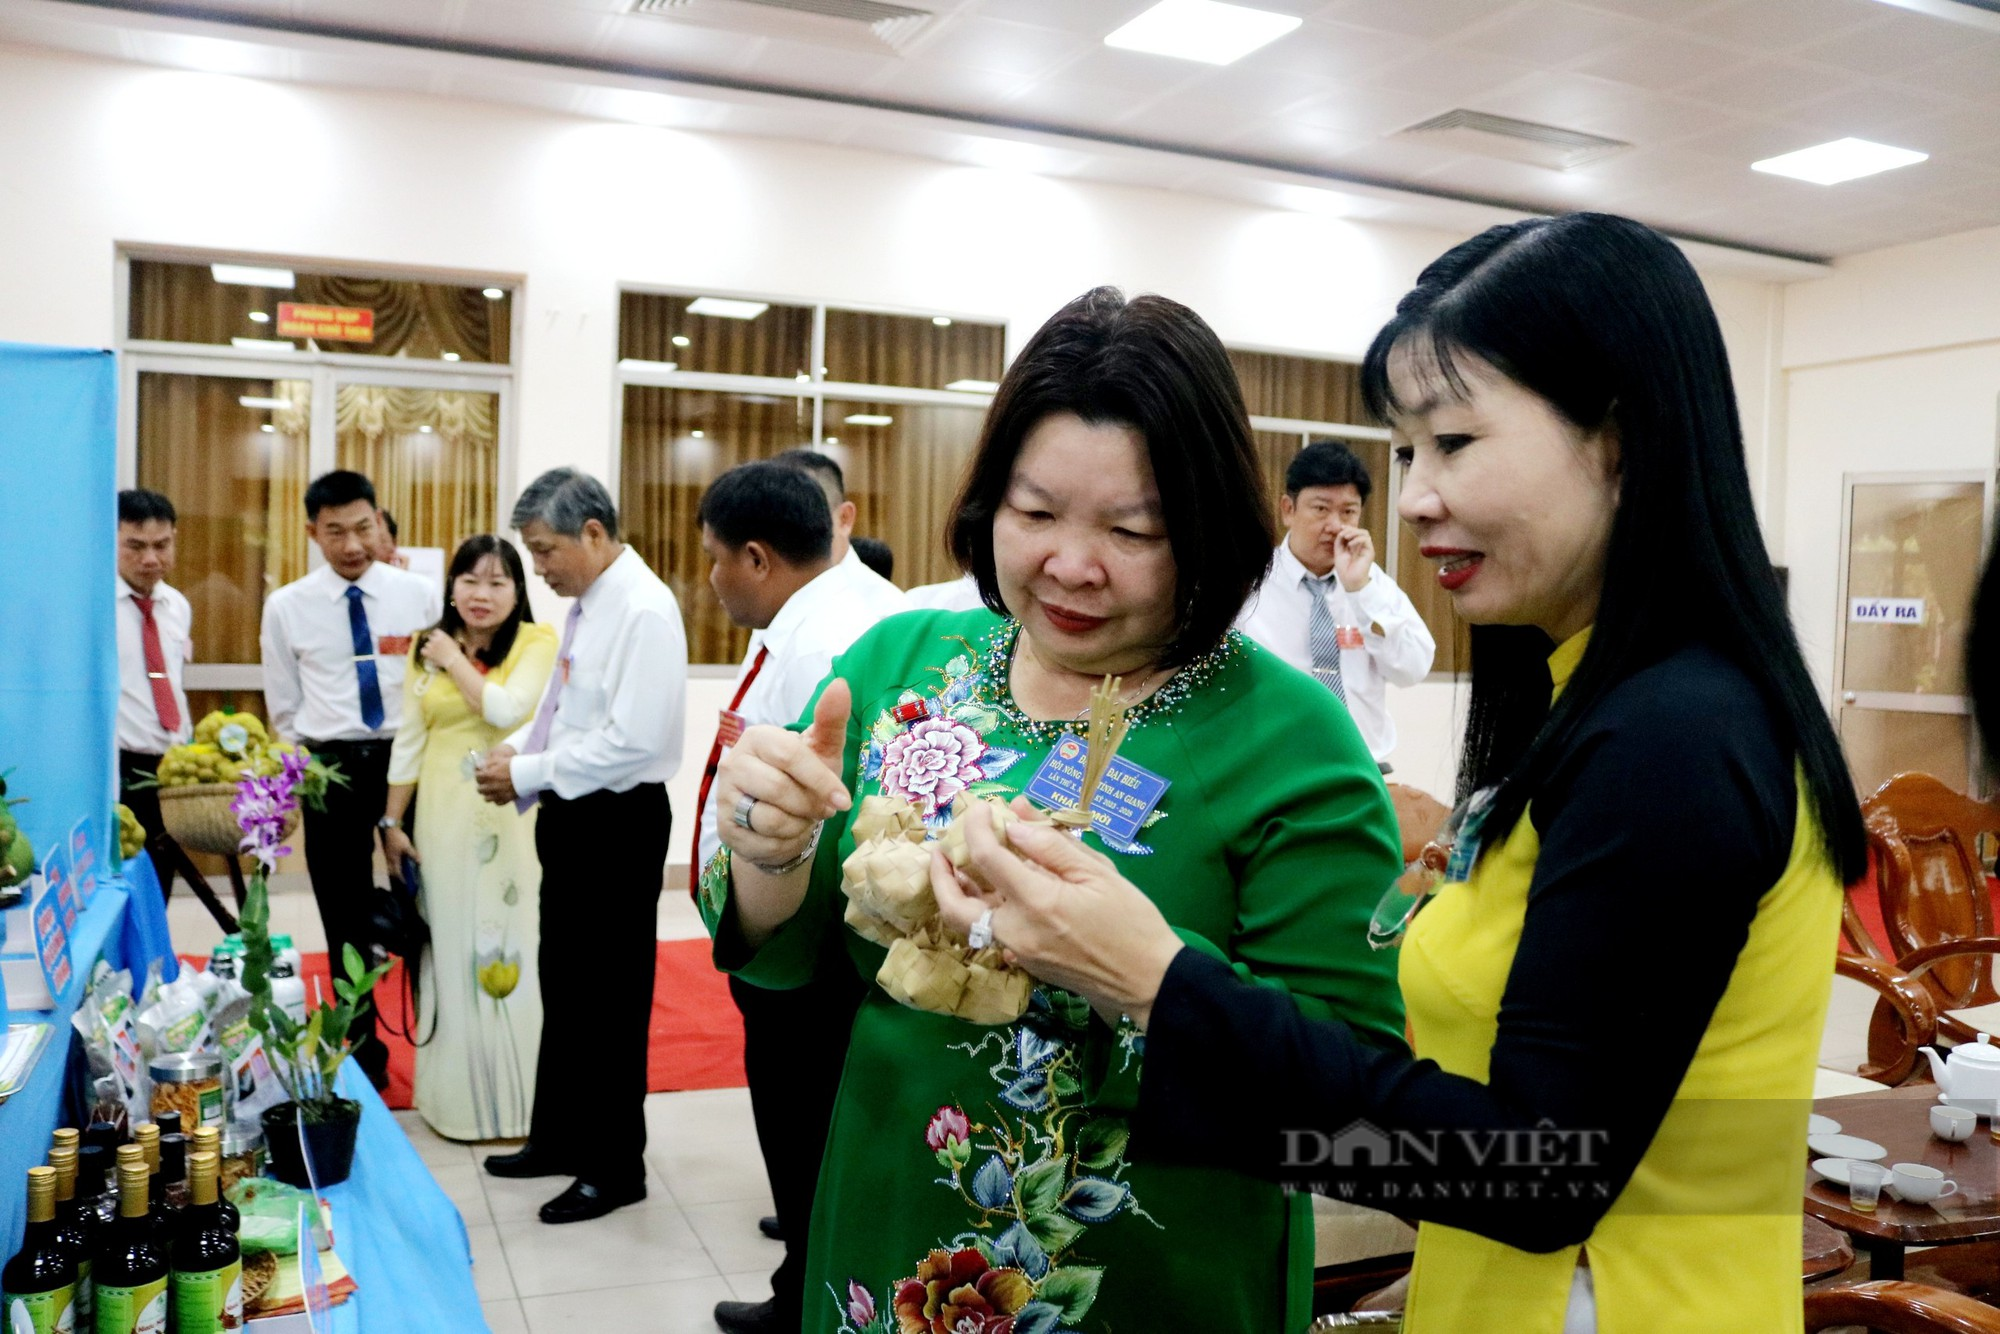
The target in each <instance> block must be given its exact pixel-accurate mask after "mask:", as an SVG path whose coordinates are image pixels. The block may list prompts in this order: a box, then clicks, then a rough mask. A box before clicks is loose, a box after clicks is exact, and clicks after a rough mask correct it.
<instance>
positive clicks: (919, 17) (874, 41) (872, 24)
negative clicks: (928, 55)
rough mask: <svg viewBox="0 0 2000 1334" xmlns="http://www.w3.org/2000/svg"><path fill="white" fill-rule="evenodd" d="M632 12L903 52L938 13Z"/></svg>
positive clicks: (691, 1) (697, 0) (784, 4)
mask: <svg viewBox="0 0 2000 1334" xmlns="http://www.w3.org/2000/svg"><path fill="white" fill-rule="evenodd" d="M626 9H627V12H628V13H632V14H646V15H651V16H653V17H656V18H663V19H671V20H674V21H676V22H680V23H692V24H695V25H697V26H700V27H704V28H721V29H724V30H725V31H728V32H737V33H744V34H747V35H750V36H756V37H784V38H789V39H791V40H793V41H805V42H818V43H828V42H831V43H834V44H836V45H842V46H855V45H859V46H863V47H867V48H873V49H874V50H877V51H880V50H881V49H882V48H883V47H885V46H886V47H888V48H889V49H890V50H892V51H901V50H902V49H903V48H904V47H906V46H908V45H909V44H910V42H912V41H913V40H915V38H916V36H917V34H919V33H921V32H923V31H924V30H925V29H926V28H928V27H929V26H930V23H931V20H932V19H933V18H935V17H936V15H934V14H932V13H931V12H930V11H929V10H927V9H915V8H912V7H911V6H909V5H894V4H889V3H887V0H630V4H628V5H627V7H626Z"/></svg>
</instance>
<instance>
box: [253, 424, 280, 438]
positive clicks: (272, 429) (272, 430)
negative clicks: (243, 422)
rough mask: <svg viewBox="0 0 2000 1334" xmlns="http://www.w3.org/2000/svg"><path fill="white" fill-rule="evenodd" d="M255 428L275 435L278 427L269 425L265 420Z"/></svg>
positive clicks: (266, 433)
mask: <svg viewBox="0 0 2000 1334" xmlns="http://www.w3.org/2000/svg"><path fill="white" fill-rule="evenodd" d="M257 429H258V430H260V431H262V432H263V433H264V434H265V435H276V434H277V433H278V428H277V427H275V426H273V425H271V423H269V422H265V423H264V424H263V425H262V426H259V427H258V428H257Z"/></svg>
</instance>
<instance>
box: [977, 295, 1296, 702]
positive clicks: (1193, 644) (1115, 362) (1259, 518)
mask: <svg viewBox="0 0 2000 1334" xmlns="http://www.w3.org/2000/svg"><path fill="white" fill-rule="evenodd" d="M1062 413H1073V414H1074V415H1076V416H1077V417H1079V418H1081V419H1082V420H1084V421H1085V422H1088V423H1090V424H1092V425H1100V424H1117V425H1121V426H1129V427H1130V428H1132V429H1133V430H1134V431H1136V432H1138V433H1139V435H1140V436H1141V437H1142V438H1143V439H1144V440H1145V442H1146V454H1147V458H1148V459H1149V461H1150V462H1151V464H1152V468H1153V480H1154V484H1155V485H1157V486H1158V487H1159V491H1160V510H1161V516H1162V518H1163V519H1164V520H1165V523H1166V529H1167V541H1168V543H1169V545H1170V546H1171V547H1172V549H1173V555H1174V571H1175V585H1176V586H1175V589H1174V608H1175V613H1176V615H1175V628H1174V641H1173V643H1171V644H1170V645H1168V647H1167V651H1166V653H1165V654H1164V655H1163V656H1162V658H1161V663H1160V665H1161V666H1166V667H1179V666H1184V665H1186V664H1187V663H1189V662H1192V661H1194V660H1195V659H1196V658H1198V657H1200V656H1201V655H1202V654H1203V653H1206V652H1208V651H1209V650H1210V649H1212V648H1214V647H1215V646H1216V645H1218V644H1220V643H1221V642H1222V639H1223V636H1224V635H1226V634H1228V633H1229V627H1230V625H1231V623H1233V622H1234V621H1235V619H1236V613H1237V612H1238V611H1239V610H1241V608H1242V606H1243V602H1244V599H1245V598H1247V597H1249V596H1250V593H1251V592H1252V591H1253V590H1254V589H1255V588H1256V587H1257V584H1258V583H1259V581H1261V580H1262V579H1263V577H1264V570H1265V567H1267V566H1268V565H1269V564H1270V562H1271V548H1272V547H1273V546H1275V545H1276V543H1277V530H1276V528H1275V527H1274V519H1273V512H1274V511H1273V506H1272V504H1271V502H1270V496H1269V492H1268V491H1267V490H1266V489H1265V486H1264V479H1263V471H1262V468H1261V467H1260V465H1259V463H1258V459H1257V450H1256V446H1255V444H1254V443H1253V441H1252V438H1251V435H1250V417H1249V414H1248V413H1247V412H1246V411H1245V410H1244V407H1243V389H1242V386H1241V385H1239V384H1238V383H1237V380H1236V371H1235V369H1234V368H1233V367H1232V366H1231V365H1230V363H1229V354H1228V353H1227V352H1225V351H1224V350H1223V347H1222V340H1221V339H1219V338H1217V337H1216V336H1215V331H1214V330H1213V329H1211V328H1209V327H1208V323H1207V322H1206V321H1205V320H1203V319H1202V318H1201V316H1199V315H1197V314H1195V313H1194V311H1192V310H1190V309H1188V308H1187V307H1186V306H1183V305H1182V304H1180V303H1179V302H1178V301H1170V300H1168V299H1167V298H1166V297H1163V296H1140V297H1135V298H1133V299H1132V300H1130V301H1127V300H1126V299H1125V294H1124V293H1123V292H1120V291H1119V290H1118V289H1117V288H1115V287H1099V288H1096V289H1095V290H1093V291H1089V292H1086V293H1084V294H1083V295H1082V296H1080V297H1078V298H1076V299H1075V300H1074V301H1072V302H1070V303H1069V304H1068V305H1066V306H1064V307H1063V308H1062V309H1061V310H1059V311H1057V312H1056V313H1055V314H1054V315H1053V316H1052V317H1050V319H1049V322H1048V323H1047V324H1044V325H1043V326H1042V327H1041V328H1040V329H1039V330H1037V331H1036V333H1035V336H1034V337H1033V338H1031V339H1029V340H1028V345H1027V346H1026V347H1024V348H1022V349H1021V355H1020V356H1018V357H1016V358H1015V359H1014V364H1013V365H1012V366H1010V367H1009V368H1008V369H1007V374H1006V377H1005V378H1004V379H1002V380H1001V382H1000V388H999V389H998V391H996V392H995V394H994V396H993V406H992V407H990V408H988V409H987V412H986V424H985V425H984V427H982V428H981V431H980V436H979V445H978V448H977V449H976V450H975V451H974V453H973V456H972V459H971V461H970V463H969V464H968V466H967V468H966V474H965V483H964V485H963V486H962V488H961V489H960V491H959V493H958V499H957V501H956V502H955V503H954V504H953V506H952V512H951V518H950V520H949V521H948V526H947V528H946V542H947V544H948V545H949V546H950V548H951V553H952V555H954V556H956V557H957V558H958V563H959V568H961V569H963V570H966V571H967V572H969V573H970V574H971V575H972V576H973V578H974V579H975V580H977V581H978V584H979V593H980V597H981V598H982V599H983V600H984V601H985V603H986V605H987V607H989V608H990V609H992V610H993V611H996V612H998V613H1000V614H1001V615H1003V616H1004V615H1006V614H1007V607H1006V603H1004V602H1003V601H1002V600H1001V598H1000V584H999V580H998V578H997V576H996V575H995V572H994V563H993V519H994V516H995V515H996V514H998V513H999V511H1000V507H1001V506H1002V504H1004V503H1005V501H1006V498H1007V488H1008V486H1009V484H1010V483H1011V482H1012V481H1013V475H1014V461H1015V460H1016V459H1017V458H1019V457H1020V454H1021V446H1022V444H1023V443H1024V442H1025V441H1026V440H1027V438H1028V435H1029V433H1030V432H1032V431H1033V430H1034V429H1035V427H1037V426H1039V425H1040V424H1041V423H1042V422H1044V421H1046V420H1047V419H1048V418H1050V417H1053V416H1057V415H1059V414H1062Z"/></svg>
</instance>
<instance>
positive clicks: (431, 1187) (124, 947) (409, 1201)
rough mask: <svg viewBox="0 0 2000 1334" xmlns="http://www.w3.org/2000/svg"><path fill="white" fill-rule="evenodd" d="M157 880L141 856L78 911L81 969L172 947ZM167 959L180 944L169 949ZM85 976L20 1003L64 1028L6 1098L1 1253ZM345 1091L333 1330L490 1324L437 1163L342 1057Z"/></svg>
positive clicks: (22, 1215)
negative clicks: (350, 1289) (343, 1279)
mask: <svg viewBox="0 0 2000 1334" xmlns="http://www.w3.org/2000/svg"><path fill="white" fill-rule="evenodd" d="M158 885H159V882H158V881H157V880H156V879H155V878H154V875H153V870H152V866H151V864H150V863H149V862H147V861H146V860H145V858H144V856H143V854H142V855H141V857H140V858H138V859H137V860H135V861H133V862H130V863H127V865H126V867H125V874H124V876H123V877H120V878H116V879H113V880H111V881H108V882H106V883H105V884H104V885H102V886H100V888H99V889H98V891H97V897H96V899H95V900H93V901H92V903H91V905H90V907H89V908H88V909H87V910H86V911H85V912H84V913H83V915H82V916H80V917H78V918H77V923H76V936H75V939H74V940H73V941H72V944H71V948H72V951H73V955H72V957H73V959H74V960H75V964H76V971H77V974H78V976H79V977H87V976H88V974H89V971H90V965H91V964H92V963H93V962H95V961H96V960H97V959H98V958H100V957H101V958H103V959H105V960H107V961H108V962H110V964H111V965H112V967H114V968H131V969H132V970H133V972H134V973H135V974H137V975H139V976H141V977H143V976H144V975H145V968H146V964H147V963H148V962H149V961H150V960H151V959H153V958H156V957H159V955H160V952H162V951H166V950H167V934H166V929H165V927H166V915H165V910H164V909H163V908H162V907H161V906H160V892H159V887H158ZM165 957H166V959H167V961H168V963H169V964H170V965H171V963H172V960H173V955H172V954H171V952H168V953H166V955H165ZM82 996H83V986H82V984H81V983H77V984H75V985H72V986H71V987H70V991H69V994H68V995H67V996H65V997H64V998H63V1000H62V1003H61V1004H60V1005H59V1006H58V1007H57V1008H56V1009H55V1010H54V1011H40V1010H29V1011H21V1012H19V1013H18V1014H17V1015H16V1016H15V1017H16V1018H21V1019H50V1020H53V1021H55V1023H56V1024H57V1032H56V1034H55V1036H54V1038H53V1039H52V1041H51V1043H50V1046H49V1049H48V1050H47V1051H45V1052H44V1053H43V1054H42V1058H41V1060H40V1061H39V1062H38V1063H37V1064H36V1066H35V1069H34V1073H33V1074H32V1075H31V1076H30V1078H29V1081H28V1084H27V1086H26V1087H25V1088H23V1089H22V1090H21V1091H20V1092H19V1093H17V1094H15V1095H14V1096H13V1097H12V1098H9V1099H8V1100H7V1102H6V1103H5V1104H0V1244H4V1249H3V1250H0V1261H4V1260H5V1259H6V1257H8V1256H11V1255H12V1254H13V1253H14V1252H15V1251H16V1250H18V1249H19V1248H20V1245H21V1232H22V1229H23V1227H24V1226H25V1224H26V1221H27V1219H26V1206H27V1201H26V1198H25V1195H24V1191H25V1186H24V1183H25V1181H26V1172H27V1170H28V1169H29V1168H30V1167H33V1166H34V1165H36V1164H37V1163H40V1162H42V1161H43V1160H44V1157H45V1155H46V1153H47V1151H48V1147H49V1132H50V1131H52V1130H54V1129H55V1127H56V1124H57V1117H58V1116H59V1114H60V1112H61V1099H62V1083H63V1074H64V1066H65V1064H66V1061H65V1056H66V1054H67V1052H68V1051H69V1034H70V1033H71V1032H72V1031H73V1030H72V1029H71V1028H70V1023H69V1020H70V1016H71V1015H72V1014H74V1013H75V1012H76V1006H77V1002H78V1001H79V1000H80V999H81V998H82ZM339 1088H340V1091H341V1093H342V1094H343V1095H344V1096H346V1097H349V1098H353V1099H355V1100H357V1101H358V1102H360V1104H361V1108H362V1111H361V1130H360V1135H359V1137H358V1139H357V1141H356V1144H355V1151H354V1170H353V1173H352V1175H350V1176H349V1177H348V1179H347V1180H346V1181H344V1182H342V1183H341V1184H339V1185H337V1186H329V1187H327V1188H326V1189H325V1191H324V1192H323V1193H324V1194H325V1196H326V1198H327V1199H328V1200H329V1201H330V1202H331V1203H332V1205H333V1218H334V1239H335V1243H336V1245H337V1246H338V1248H339V1251H340V1258H341V1261H342V1262H343V1263H344V1264H345V1265H346V1266H347V1270H348V1272H349V1273H350V1274H352V1275H353V1276H354V1282H355V1284H356V1287H357V1290H356V1292H355V1294H354V1295H353V1296H352V1297H351V1298H349V1299H348V1300H347V1301H346V1302H345V1303H343V1304H342V1305H340V1306H337V1307H335V1308H334V1312H333V1322H332V1324H333V1329H334V1331H336V1334H361V1332H362V1331H366V1334H378V1332H379V1334H433V1332H435V1334H478V1332H479V1331H482V1330H484V1329H485V1328H486V1318H485V1316H484V1314H483V1313H482V1312H481V1310H480V1306H479V1294H478V1292H477V1291H476V1290H475V1289H474V1287H473V1285H472V1246H471V1243H470V1242H469V1241H468V1240H467V1238H466V1235H465V1222H464V1220H463V1219H461V1218H460V1217H459V1216H458V1210H457V1209H456V1208H455V1207H454V1206H453V1205H452V1202H451V1201H450V1199H448V1198H447V1197H446V1195H445V1193H444V1191H442V1190H441V1189H439V1187H438V1184H437V1182H436V1180H434V1179H433V1178H432V1176H431V1174H430V1169H429V1168H427V1167H425V1166H424V1163H423V1160H422V1159H421V1158H419V1157H418V1156H417V1151H416V1149H415V1148H414V1147H412V1146H411V1144H410V1141H409V1137H408V1136H406V1135H404V1134H403V1128H402V1127H401V1126H399V1125H397V1124H396V1118H395V1117H394V1116H393V1115H391V1114H390V1112H389V1109H388V1108H387V1107H385V1106H383V1105H382V1099H381V1097H380V1096H378V1095H377V1094H376V1092H375V1090H374V1089H373V1088H371V1087H369V1084H368V1081H367V1080H366V1079H364V1078H362V1077H361V1076H360V1074H359V1072H358V1071H356V1069H355V1068H354V1066H353V1064H352V1063H349V1064H347V1065H345V1066H343V1067H341V1072H340V1079H339Z"/></svg>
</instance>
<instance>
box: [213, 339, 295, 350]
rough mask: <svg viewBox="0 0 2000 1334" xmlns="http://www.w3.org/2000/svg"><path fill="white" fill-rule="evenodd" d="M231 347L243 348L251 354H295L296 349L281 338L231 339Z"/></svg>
mask: <svg viewBox="0 0 2000 1334" xmlns="http://www.w3.org/2000/svg"><path fill="white" fill-rule="evenodd" d="M229 345H230V346H231V347H240V348H245V349H247V350H248V351H251V352H296V351H298V348H296V347H294V346H293V345H292V344H290V343H288V342H286V341H285V340H284V339H282V338H232V339H230V340H229Z"/></svg>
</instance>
